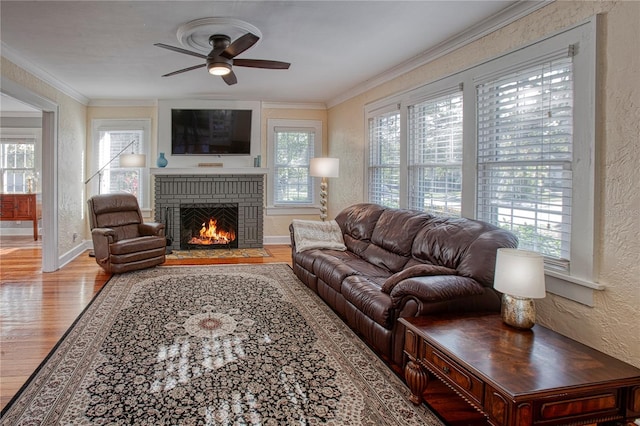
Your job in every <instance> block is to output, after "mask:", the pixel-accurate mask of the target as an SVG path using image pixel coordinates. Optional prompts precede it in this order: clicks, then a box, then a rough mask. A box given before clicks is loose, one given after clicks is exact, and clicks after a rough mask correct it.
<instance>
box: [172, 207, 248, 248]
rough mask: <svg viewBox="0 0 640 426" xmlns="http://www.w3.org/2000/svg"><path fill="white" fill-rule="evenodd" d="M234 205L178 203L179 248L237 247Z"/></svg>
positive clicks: (236, 212)
mask: <svg viewBox="0 0 640 426" xmlns="http://www.w3.org/2000/svg"><path fill="white" fill-rule="evenodd" d="M237 228H238V205H237V204H212V205H203V204H193V205H192V204H183V205H181V206H180V249H182V250H190V249H220V248H238V240H237V238H236V235H237Z"/></svg>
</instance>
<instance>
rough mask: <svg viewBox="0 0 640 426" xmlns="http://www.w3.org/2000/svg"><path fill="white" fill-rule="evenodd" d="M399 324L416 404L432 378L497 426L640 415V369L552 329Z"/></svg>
mask: <svg viewBox="0 0 640 426" xmlns="http://www.w3.org/2000/svg"><path fill="white" fill-rule="evenodd" d="M400 322H401V323H402V324H404V325H405V326H406V333H405V337H406V338H405V348H404V352H405V354H406V359H407V362H406V366H405V380H406V382H407V385H408V386H409V388H410V389H411V393H412V396H411V401H412V402H414V403H420V402H422V398H423V394H424V391H425V389H426V388H427V386H428V385H429V383H428V382H429V380H430V379H429V377H430V376H429V373H431V374H432V375H433V376H435V377H437V378H438V379H439V380H441V381H443V382H444V383H446V384H447V385H448V386H449V387H451V389H453V390H455V391H456V392H457V393H458V394H459V395H460V396H462V397H463V398H464V400H466V401H467V402H468V403H470V404H471V405H472V406H474V407H476V408H477V409H478V410H479V411H481V412H482V413H484V414H485V415H486V416H487V418H488V420H489V423H490V424H492V425H495V426H527V425H540V426H542V425H545V426H551V425H567V424H573V425H584V424H592V423H596V422H610V421H624V420H626V421H633V419H635V418H638V417H640V369H638V368H635V367H633V366H631V365H629V364H626V363H624V362H622V361H620V360H617V359H615V358H613V357H610V356H608V355H606V354H603V353H602V352H599V351H596V350H594V349H592V348H589V347H587V346H585V345H582V344H580V343H578V342H576V341H574V340H571V339H569V338H566V337H564V336H562V335H560V334H558V333H555V332H554V331H552V330H549V329H547V328H544V327H541V326H539V325H536V326H534V328H533V329H532V330H517V329H514V328H511V327H509V326H507V325H505V324H504V323H503V322H502V320H501V319H500V316H499V315H495V314H490V315H467V316H451V317H447V316H442V317H418V318H401V319H400Z"/></svg>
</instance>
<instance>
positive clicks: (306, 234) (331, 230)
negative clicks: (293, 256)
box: [292, 219, 347, 252]
mask: <svg viewBox="0 0 640 426" xmlns="http://www.w3.org/2000/svg"><path fill="white" fill-rule="evenodd" d="M292 223H293V236H294V239H295V243H296V251H297V252H303V251H305V250H311V249H330V250H343V251H344V250H346V249H347V246H345V245H344V240H343V238H342V230H341V229H340V227H339V226H338V223H337V222H336V221H335V220H330V221H327V222H320V221H317V220H300V219H294V220H293V221H292Z"/></svg>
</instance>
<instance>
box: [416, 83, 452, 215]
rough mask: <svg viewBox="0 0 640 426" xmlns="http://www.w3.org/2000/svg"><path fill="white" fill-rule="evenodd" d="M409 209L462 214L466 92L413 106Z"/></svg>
mask: <svg viewBox="0 0 640 426" xmlns="http://www.w3.org/2000/svg"><path fill="white" fill-rule="evenodd" d="M407 115H408V120H409V129H408V134H409V193H408V199H409V208H410V209H413V210H420V211H426V212H429V213H432V214H436V215H446V216H457V217H460V214H461V192H462V91H456V92H455V93H450V94H446V95H443V96H438V97H436V98H434V99H429V100H426V101H423V102H420V103H418V104H415V105H411V106H409V111H408V114H407Z"/></svg>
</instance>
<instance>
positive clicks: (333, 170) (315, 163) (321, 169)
mask: <svg viewBox="0 0 640 426" xmlns="http://www.w3.org/2000/svg"><path fill="white" fill-rule="evenodd" d="M309 165H310V170H309V173H310V174H311V176H315V177H327V178H335V177H338V174H339V171H340V159H339V158H327V157H317V158H312V159H311V162H310V163H309Z"/></svg>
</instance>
